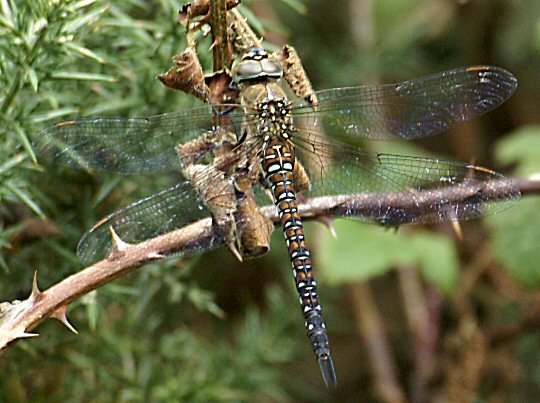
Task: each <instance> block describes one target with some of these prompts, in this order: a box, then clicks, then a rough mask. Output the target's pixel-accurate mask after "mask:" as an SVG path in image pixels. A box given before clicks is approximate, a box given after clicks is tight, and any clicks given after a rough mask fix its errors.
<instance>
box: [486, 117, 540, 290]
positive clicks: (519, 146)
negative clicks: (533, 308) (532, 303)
mask: <svg viewBox="0 0 540 403" xmlns="http://www.w3.org/2000/svg"><path fill="white" fill-rule="evenodd" d="M496 152H497V158H498V159H499V160H500V161H501V162H502V163H503V164H505V165H514V166H515V172H516V173H517V175H519V176H527V175H532V174H535V175H538V173H539V172H540V127H539V126H534V125H530V126H523V127H521V128H519V129H517V130H516V131H514V132H513V133H510V134H509V135H508V136H507V137H506V138H505V139H504V140H503V141H501V142H500V143H499V144H498V146H497V148H496ZM539 211H540V200H538V198H530V199H529V198H528V199H524V200H521V201H520V203H519V208H514V209H511V210H510V211H508V212H506V213H505V214H501V215H499V216H495V217H490V220H489V223H490V224H491V225H492V226H493V228H494V231H493V237H492V240H491V245H492V248H493V250H494V253H495V257H496V259H497V261H498V262H499V263H500V264H501V265H502V266H503V267H504V268H505V269H507V270H508V271H509V273H510V274H511V275H512V277H513V278H514V279H515V280H516V281H519V282H520V283H522V284H523V285H526V286H529V287H538V286H539V285H540V271H539V270H538V267H539V266H538V262H540V248H539V247H538V242H537V240H538V239H540V214H538V212H539Z"/></svg>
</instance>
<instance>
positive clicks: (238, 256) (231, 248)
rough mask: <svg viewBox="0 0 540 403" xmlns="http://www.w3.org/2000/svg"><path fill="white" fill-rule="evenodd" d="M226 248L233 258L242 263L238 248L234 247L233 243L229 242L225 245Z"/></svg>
mask: <svg viewBox="0 0 540 403" xmlns="http://www.w3.org/2000/svg"><path fill="white" fill-rule="evenodd" d="M227 247H228V248H229V250H230V251H231V252H232V253H233V255H234V256H236V258H237V259H238V260H239V261H240V262H243V261H244V259H243V258H242V255H241V254H240V251H239V250H238V248H237V247H236V245H235V244H234V242H229V243H228V244H227Z"/></svg>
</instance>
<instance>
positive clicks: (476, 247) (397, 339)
mask: <svg viewBox="0 0 540 403" xmlns="http://www.w3.org/2000/svg"><path fill="white" fill-rule="evenodd" d="M184 3H185V2H184ZM179 6H180V3H179V2H177V1H170V0H161V1H157V0H153V1H140V0H129V1H126V0H123V1H119V0H118V1H117V0H115V1H100V0H95V1H92V0H85V1H66V0H58V1H43V0H33V1H31V0H1V1H0V121H1V126H0V127H1V134H2V135H1V137H0V276H1V277H0V301H11V300H14V299H24V298H26V297H27V296H28V295H29V292H30V289H31V280H32V276H33V273H34V271H35V270H38V272H39V284H40V287H41V288H42V289H46V288H48V287H50V286H51V285H53V284H55V283H57V282H58V281H60V280H62V279H63V278H65V277H67V276H68V275H69V274H71V273H74V272H76V271H78V270H80V269H81V268H82V267H83V266H82V264H81V263H80V262H79V261H78V259H77V257H76V255H75V252H74V251H75V248H76V245H77V242H78V240H79V239H80V237H81V236H82V234H83V233H84V232H85V231H86V230H87V229H88V228H89V227H90V226H91V225H92V224H93V223H95V222H96V221H97V220H98V219H99V218H101V217H103V216H104V215H106V214H108V213H110V212H111V211H113V210H116V209H117V208H119V207H121V206H125V205H127V204H128V203H130V202H132V201H135V200H138V199H140V198H142V197H145V196H148V195H150V194H153V193H155V192H157V191H159V190H161V189H164V188H165V187H167V186H168V185H170V184H172V183H174V182H175V181H177V180H178V178H174V177H153V178H145V177H126V178H119V177H105V176H92V175H89V174H86V173H83V172H77V171H66V170H64V171H60V170H58V171H57V170H55V169H54V168H51V167H43V166H41V165H38V164H37V163H36V157H35V156H34V154H33V151H32V148H31V145H30V144H31V140H32V139H33V138H34V136H35V135H36V134H37V133H38V132H39V131H40V130H41V129H43V128H44V127H45V126H47V125H49V124H52V123H54V122H57V121H60V120H66V119H70V118H74V117H78V116H146V115H152V114H158V113H164V112H169V111H174V110H177V109H180V108H185V107H188V106H191V105H194V104H197V102H198V101H194V100H193V99H191V98H190V97H188V96H186V95H184V94H181V93H178V92H174V91H172V90H168V89H166V88H164V87H163V86H162V84H161V83H160V82H158V81H157V80H155V76H156V75H157V74H160V73H163V72H165V71H166V70H167V69H168V68H169V67H170V65H171V57H172V56H173V55H175V54H179V53H181V52H182V51H183V50H184V49H185V47H186V38H185V34H184V30H183V28H182V27H181V26H180V25H179V24H178V22H177V12H178V9H179ZM240 11H241V13H242V14H243V15H245V16H247V17H248V18H249V22H250V23H251V24H252V25H253V26H254V27H255V29H257V30H258V32H259V34H261V35H264V36H265V38H266V39H267V40H268V47H269V48H272V46H276V47H277V46H281V45H283V44H285V43H289V44H291V45H293V46H295V47H296V48H297V50H298V53H299V54H300V57H301V58H302V60H303V62H304V65H305V67H306V70H307V72H308V74H309V75H310V78H311V79H312V81H313V84H314V87H315V88H316V89H324V88H331V87H336V86H350V85H359V84H367V83H382V82H398V81H403V80H407V79H411V78H417V77H420V76H422V75H426V74H431V73H435V72H438V71H441V70H444V69H449V68H454V67H458V66H464V65H474V64H494V65H498V66H501V67H503V68H506V69H508V70H510V71H512V72H513V73H514V74H515V75H516V76H517V77H518V79H519V88H518V91H517V92H516V94H515V95H514V96H513V97H512V98H511V99H510V101H508V102H507V103H506V104H504V105H503V106H502V107H500V108H498V109H497V110H496V111H495V112H493V113H491V114H489V115H487V116H486V117H483V118H481V119H478V120H476V121H473V122H470V123H467V124H465V125H460V126H459V127H458V128H456V129H454V130H452V131H451V132H450V133H447V134H444V135H441V136H437V137H435V138H430V139H426V140H423V141H421V142H416V143H414V144H410V143H408V144H397V145H396V144H392V145H390V146H389V147H391V148H390V149H391V150H392V151H393V152H399V153H404V154H411V155H418V154H425V153H430V154H433V155H440V156H444V157H449V158H452V159H456V160H461V161H466V162H471V161H473V162H475V163H479V164H482V165H485V166H488V167H490V168H494V169H497V170H498V171H500V172H503V173H505V174H507V175H509V176H526V175H530V174H534V173H537V172H540V126H539V124H540V114H539V113H538V111H540V2H538V1H537V0H470V1H466V0H460V1H458V0H370V1H369V0H348V1H346V0H336V1H331V2H329V1H324V0H309V1H307V0H306V1H300V0H280V1H272V2H270V1H262V0H261V1H244V2H243V5H242V7H241V8H240ZM209 45H210V42H209V39H201V41H200V46H199V56H200V57H201V59H202V60H203V62H204V63H206V66H208V67H209V66H211V59H210V56H211V55H210V52H209V51H208V48H209ZM462 229H463V239H461V240H459V239H457V237H456V235H455V234H454V232H453V230H452V228H451V226H450V225H440V226H433V227H430V228H426V227H419V226H416V227H408V228H402V229H400V230H399V231H398V232H397V234H396V233H394V231H386V230H384V229H382V228H378V227H375V226H369V225H362V224H358V223H354V222H345V221H338V222H336V230H337V233H338V237H339V241H336V240H334V239H333V238H332V237H331V236H330V234H329V232H328V231H327V230H326V229H325V228H324V227H323V226H322V225H320V224H317V223H309V224H307V231H308V240H309V239H311V240H312V241H311V246H312V249H313V255H314V259H315V270H316V273H315V275H316V276H317V279H318V285H319V293H320V297H321V301H322V304H323V309H324V311H325V317H326V320H327V326H328V329H329V334H330V340H331V346H332V349H333V355H334V362H335V365H336V371H337V374H338V382H339V387H338V388H337V389H336V390H326V389H325V387H324V384H323V382H322V380H321V379H320V374H319V369H318V365H317V364H316V362H315V360H314V357H313V353H312V351H311V348H310V347H309V343H308V340H307V339H306V337H305V334H304V327H303V319H302V316H301V313H300V309H299V306H298V301H297V299H298V298H297V295H296V291H295V290H294V286H293V281H292V277H291V273H290V263H289V261H288V257H287V255H286V248H285V246H284V242H283V239H282V235H281V234H280V231H276V233H275V234H274V236H273V241H272V250H271V252H270V253H269V254H268V255H267V256H265V257H263V258H260V259H257V260H252V261H249V262H246V263H243V264H240V263H239V262H238V261H237V260H236V259H235V258H234V257H233V256H232V254H231V253H230V252H229V251H227V250H220V251H216V252H213V253H210V254H208V255H207V256H202V257H197V258H192V259H189V260H183V261H166V262H163V263H160V264H152V265H147V266H145V267H144V268H141V269H139V270H138V271H136V272H135V273H133V274H131V275H129V276H126V277H125V278H122V279H120V280H117V281H115V282H114V283H112V284H109V285H107V286H105V287H102V288H100V289H99V290H97V291H95V292H92V293H91V294H89V295H86V296H85V297H83V298H81V299H79V300H78V301H76V302H74V303H72V304H71V305H70V306H69V312H68V317H69V318H70V321H71V322H72V323H73V324H74V325H75V327H76V328H77V329H78V330H79V332H80V334H79V335H78V336H76V335H74V334H72V333H70V332H69V331H67V330H66V329H65V328H63V327H62V326H61V325H60V324H59V322H56V321H47V322H45V323H44V324H42V325H40V326H39V327H38V328H37V329H36V330H35V331H36V332H38V333H39V334H40V337H39V338H34V339H30V340H23V341H20V342H17V343H16V344H14V345H12V346H11V347H10V348H9V349H8V350H7V351H5V352H4V353H3V355H2V356H1V357H0V374H1V375H0V401H6V402H26V401H85V402H94V401H95V402H105V401H126V402H127V401H130V402H131V401H195V402H199V401H200V402H213V401H246V402H248V401H249V402H254V401H257V402H274V401H275V402H278V401H279V402H285V401H310V402H314V401H321V402H322V401H340V402H345V401H349V402H357V401H368V402H369V401H373V402H375V401H388V402H394V401H416V402H428V401H434V400H436V399H440V401H449V402H450V401H457V402H464V401H473V400H474V401H486V402H523V401H534V400H536V399H538V398H539V397H540V335H539V332H538V329H539V327H540V326H539V324H540V290H539V285H540V270H539V269H540V267H539V266H540V263H539V262H540V246H539V240H540V198H538V197H535V196H527V197H525V198H524V199H523V200H521V201H520V202H519V204H517V205H516V206H515V207H513V208H512V209H511V210H508V211H505V212H504V213H501V214H499V215H497V216H494V217H488V218H486V219H483V220H476V221H472V222H467V223H464V224H463V225H462Z"/></svg>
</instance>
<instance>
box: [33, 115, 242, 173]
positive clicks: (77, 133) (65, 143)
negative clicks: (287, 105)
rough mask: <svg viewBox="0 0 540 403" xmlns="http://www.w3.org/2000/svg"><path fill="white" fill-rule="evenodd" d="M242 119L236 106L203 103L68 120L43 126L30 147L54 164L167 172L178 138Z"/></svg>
mask: <svg viewBox="0 0 540 403" xmlns="http://www.w3.org/2000/svg"><path fill="white" fill-rule="evenodd" d="M237 106H238V105H225V106H223V107H224V108H231V109H232V108H236V107H237ZM243 119H244V118H243V112H242V110H241V108H237V109H236V110H234V111H233V112H231V113H227V114H226V115H224V116H223V117H222V118H219V117H216V116H214V115H213V113H212V110H211V108H210V107H208V106H202V107H198V108H194V109H188V110H184V111H179V112H172V113H166V114H163V115H158V116H152V117H148V118H91V119H80V120H69V121H66V122H62V123H58V124H56V125H54V126H50V127H48V128H46V129H45V130H43V131H42V132H41V133H40V134H39V136H38V138H37V140H36V142H35V147H36V150H37V152H38V154H39V155H40V156H42V157H44V158H45V159H48V160H52V161H53V162H54V163H56V164H61V165H65V166H73V167H82V168H84V169H86V170H88V171H91V172H109V173H121V174H150V173H158V172H167V171H173V170H177V169H178V168H179V167H180V166H181V164H180V160H179V158H178V154H177V151H176V146H177V145H178V144H185V143H188V142H189V141H191V140H194V139H195V138H197V137H199V136H201V135H203V134H205V133H212V132H216V130H215V128H216V127H217V126H218V125H219V127H221V128H223V129H226V130H229V131H232V132H233V133H235V132H236V130H238V128H239V127H241V121H242V120H243ZM216 140H217V141H219V139H216Z"/></svg>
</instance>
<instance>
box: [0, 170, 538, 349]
mask: <svg viewBox="0 0 540 403" xmlns="http://www.w3.org/2000/svg"><path fill="white" fill-rule="evenodd" d="M501 183H503V184H505V186H506V183H507V182H501ZM516 183H517V184H518V187H519V189H520V190H521V191H522V192H523V194H526V195H532V194H539V193H540V181H534V180H527V179H517V180H516ZM489 189H491V191H492V192H493V193H494V194H493V196H494V197H495V196H496V193H497V192H498V191H499V192H501V196H502V194H503V193H502V192H503V191H504V189H503V188H501V187H499V188H498V187H497V184H496V183H492V184H490V186H489ZM447 191H448V192H447V193H448V197H449V199H450V198H451V197H452V196H454V194H453V193H452V189H451V188H448V189H447ZM419 193H421V192H416V193H413V192H411V193H410V196H409V197H410V198H411V200H410V203H409V202H408V200H407V199H406V198H404V195H403V194H400V197H399V198H396V200H400V201H401V202H402V203H403V204H404V205H400V206H399V207H406V208H412V206H411V204H413V199H415V200H418V198H419ZM461 196H462V197H463V194H462V193H461ZM422 200H423V203H425V204H420V205H415V207H416V208H418V209H421V208H422V207H424V208H425V207H426V206H429V205H430V204H431V203H432V202H433V201H432V200H430V199H429V198H428V197H425V198H423V199H422ZM360 203H361V207H359V206H360ZM351 206H354V208H355V214H362V213H363V212H369V211H373V209H374V207H375V206H380V195H376V194H375V195H369V194H359V195H347V196H345V195H340V196H327V197H317V198H313V199H309V200H306V201H304V202H302V203H300V204H299V209H300V212H301V213H302V215H303V217H305V219H312V220H317V219H320V218H321V217H326V218H327V217H340V216H342V215H343V214H344V212H349V213H350V211H351ZM396 206H397V205H396ZM396 206H394V207H396ZM261 211H262V212H263V213H264V214H265V215H266V216H267V217H268V218H269V219H270V220H271V221H272V222H273V223H274V224H278V221H279V217H278V215H277V214H276V210H275V207H274V206H273V205H271V206H266V207H263V208H261ZM224 244H225V241H224V239H223V236H222V234H220V233H219V231H218V229H217V228H216V227H215V226H213V225H212V220H211V219H210V218H205V219H203V220H200V221H197V222H195V223H193V224H190V225H188V226H186V227H183V228H181V229H178V230H176V231H173V232H170V233H167V234H164V235H161V236H158V237H156V238H152V239H149V240H147V241H145V242H142V243H140V244H136V245H130V244H125V243H124V244H122V247H121V248H115V249H114V252H113V253H111V255H110V256H109V257H108V258H107V259H105V260H102V261H100V262H98V263H96V264H94V265H92V266H89V267H87V268H86V269H84V270H81V271H80V272H78V273H76V274H74V275H72V276H70V277H68V278H66V279H65V280H62V281H61V282H60V283H58V284H56V285H54V286H52V287H51V288H49V289H47V290H45V291H43V292H42V291H39V290H38V289H37V282H35V286H34V290H33V291H32V293H31V295H30V297H29V298H28V299H26V300H24V301H21V302H14V303H7V302H4V303H2V304H0V350H2V349H4V348H6V346H7V345H8V344H9V343H10V342H12V341H14V340H16V339H18V338H21V337H28V336H29V335H31V334H29V333H27V332H29V331H30V330H32V329H33V328H35V327H36V326H37V325H38V324H40V323H41V322H43V321H44V320H45V319H47V318H48V317H51V316H53V314H55V312H57V311H58V310H59V309H60V310H62V309H64V307H65V306H66V305H68V304H69V303H70V302H72V301H74V300H75V299H77V298H79V297H80V296H82V295H84V294H87V293H88V292H90V291H92V290H95V289H97V288H99V287H101V286H103V285H105V284H107V283H109V282H111V281H113V280H114V279H116V278H118V277H120V276H123V275H125V274H128V273H130V272H132V271H134V270H135V269H137V268H138V267H141V266H142V265H144V264H146V263H148V262H150V261H154V260H157V259H159V258H161V257H163V256H170V255H171V254H174V253H178V252H181V253H182V254H183V255H184V256H186V255H189V254H190V253H192V252H193V251H196V250H197V247H198V246H200V245H205V246H211V247H219V246H222V245H224Z"/></svg>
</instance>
